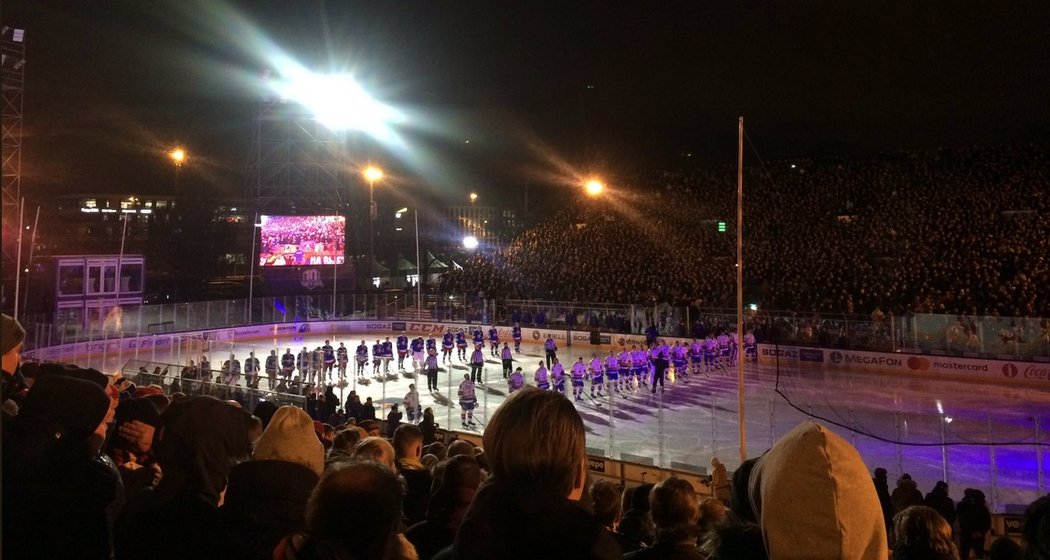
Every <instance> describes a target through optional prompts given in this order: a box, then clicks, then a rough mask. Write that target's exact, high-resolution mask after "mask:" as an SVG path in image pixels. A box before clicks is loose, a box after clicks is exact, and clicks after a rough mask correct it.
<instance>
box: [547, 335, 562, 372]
mask: <svg viewBox="0 0 1050 560" xmlns="http://www.w3.org/2000/svg"><path fill="white" fill-rule="evenodd" d="M543 352H544V353H545V354H546V355H547V367H551V361H552V360H554V359H556V358H557V357H558V343H557V342H554V337H552V336H551V335H549V334H548V335H547V340H544V341H543Z"/></svg>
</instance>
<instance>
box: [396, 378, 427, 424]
mask: <svg viewBox="0 0 1050 560" xmlns="http://www.w3.org/2000/svg"><path fill="white" fill-rule="evenodd" d="M428 380H429V378H428ZM402 403H403V404H404V405H405V413H406V414H408V423H409V424H416V423H418V422H419V420H420V416H422V412H421V408H420V406H419V391H416V386H415V384H410V385H409V386H408V393H405V399H404V400H403V401H402Z"/></svg>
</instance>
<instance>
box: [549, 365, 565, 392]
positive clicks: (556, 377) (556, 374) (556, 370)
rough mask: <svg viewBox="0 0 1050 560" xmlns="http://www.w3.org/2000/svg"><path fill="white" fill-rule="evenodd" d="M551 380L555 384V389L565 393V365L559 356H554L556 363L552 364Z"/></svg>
mask: <svg viewBox="0 0 1050 560" xmlns="http://www.w3.org/2000/svg"><path fill="white" fill-rule="evenodd" d="M551 380H552V381H551V382H552V383H553V384H554V390H555V391H557V392H559V393H561V394H562V395H564V394H565V367H564V366H562V365H561V362H559V361H558V358H554V363H553V364H551Z"/></svg>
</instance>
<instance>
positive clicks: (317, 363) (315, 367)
mask: <svg viewBox="0 0 1050 560" xmlns="http://www.w3.org/2000/svg"><path fill="white" fill-rule="evenodd" d="M322 369H324V352H322V351H321V347H320V346H316V347H314V351H313V352H311V353H310V373H311V374H312V377H311V378H310V383H314V382H316V383H321V382H322V378H321V370H322Z"/></svg>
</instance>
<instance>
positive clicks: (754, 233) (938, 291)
mask: <svg viewBox="0 0 1050 560" xmlns="http://www.w3.org/2000/svg"><path fill="white" fill-rule="evenodd" d="M1048 153H1050V152H1047V150H1046V149H1045V146H1039V145H1024V146H1011V147H1003V148H980V149H978V148H972V149H944V150H940V151H936V152H927V153H902V154H892V155H886V156H883V157H881V158H878V159H872V160H860V161H853V160H836V161H793V162H780V163H776V164H774V165H771V166H769V167H768V168H767V167H766V166H764V165H753V166H751V167H749V169H748V171H747V172H746V178H745V203H744V213H745V223H744V262H745V268H744V275H745V299H746V301H747V302H755V303H758V304H759V305H760V306H761V307H762V308H764V309H777V310H792V311H797V312H803V313H805V312H829V313H845V314H854V313H856V314H864V315H868V314H873V313H874V314H889V313H893V314H896V315H902V314H905V313H908V312H913V313H944V314H970V315H998V316H1017V317H1025V316H1027V317H1035V316H1043V317H1045V316H1047V315H1048V314H1050V259H1048V258H1047V255H1048V254H1050V190H1048V189H1047V182H1048V180H1050V156H1048ZM735 193H736V171H735V169H722V170H715V171H696V172H688V173H672V172H661V173H652V174H648V175H644V176H642V177H640V178H638V179H636V180H632V181H628V182H626V183H625V184H623V185H618V187H617V189H615V192H614V193H611V194H609V195H607V196H605V197H603V198H600V199H596V200H587V199H584V200H582V201H581V203H580V204H574V205H572V206H571V207H569V208H564V209H562V210H560V211H558V212H555V213H554V214H553V215H551V216H550V217H549V218H547V219H546V220H544V221H543V222H542V223H540V224H539V225H538V226H536V227H534V228H532V229H529V230H527V231H525V232H523V233H522V234H521V235H520V236H518V238H516V239H515V240H514V241H513V243H511V244H510V245H509V246H508V247H507V248H506V249H504V250H502V251H499V252H497V253H496V254H488V253H485V254H478V255H475V256H474V257H472V258H471V259H469V260H468V261H467V262H466V263H464V265H463V269H462V270H458V269H457V270H453V271H450V272H448V273H446V274H445V275H444V276H443V278H442V280H441V286H440V287H441V289H442V290H443V291H445V292H448V293H460V294H462V293H468V294H474V293H477V292H479V291H483V292H484V293H485V294H487V295H488V296H490V297H509V298H530V299H543V300H554V301H574V302H595V303H601V302H611V303H627V304H647V305H648V304H652V303H670V304H672V305H689V304H692V305H694V306H696V307H697V308H699V309H715V308H731V307H733V306H734V304H735V282H736V273H735V267H734V263H735V262H736V247H735V243H736V236H735V231H736V219H735V216H736V207H735V204H736V197H735ZM720 221H721V222H726V225H727V227H726V230H727V233H719V232H718V227H717V222H720Z"/></svg>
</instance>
